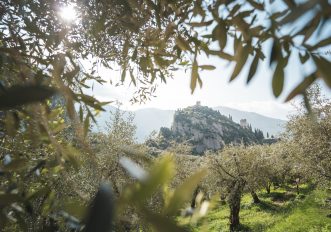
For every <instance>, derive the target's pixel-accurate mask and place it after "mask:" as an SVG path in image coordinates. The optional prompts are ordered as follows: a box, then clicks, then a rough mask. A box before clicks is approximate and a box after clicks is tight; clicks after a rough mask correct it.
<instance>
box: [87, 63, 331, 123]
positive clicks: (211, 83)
mask: <svg viewBox="0 0 331 232" xmlns="http://www.w3.org/2000/svg"><path fill="white" fill-rule="evenodd" d="M251 59H252V58H251ZM250 62H251V61H248V62H247V63H246V65H245V67H244V69H243V70H242V72H241V73H240V75H239V76H238V77H237V79H235V80H234V81H233V82H230V83H229V78H230V75H231V73H232V71H233V68H234V63H231V64H229V63H226V62H224V61H223V60H220V59H218V58H211V59H207V58H205V57H202V58H200V59H199V65H202V64H212V65H214V66H216V67H217V68H216V69H215V70H213V71H202V72H200V76H201V78H202V81H203V87H202V88H201V89H200V88H199V87H197V89H196V90H195V92H194V93H193V94H191V89H190V72H189V71H188V72H186V73H185V72H184V71H176V72H174V78H173V79H170V80H168V81H167V83H166V84H161V85H159V86H158V88H157V90H156V92H155V95H156V97H154V98H152V99H151V100H150V101H148V102H146V103H145V104H134V105H132V104H131V103H130V99H131V98H132V96H133V92H134V87H133V86H132V85H130V84H129V82H128V83H125V84H124V85H123V86H117V87H115V86H112V85H111V84H110V83H109V80H110V79H112V80H114V79H115V80H118V79H119V78H120V73H119V71H109V70H102V71H100V74H101V76H102V77H103V78H104V79H105V80H106V81H107V83H106V84H104V85H102V86H101V85H95V86H94V89H93V92H92V93H93V95H94V96H95V97H97V98H98V99H99V100H102V101H109V100H118V101H120V102H121V103H122V104H123V105H122V108H123V109H125V110H137V109H142V108H159V109H178V108H184V107H187V106H190V105H194V104H195V103H196V102H197V101H201V104H202V105H206V106H210V107H214V106H227V107H231V108H235V109H239V110H244V111H250V112H256V113H259V114H262V115H265V116H269V117H273V118H279V119H287V116H288V115H289V114H291V113H293V110H294V107H293V103H284V99H285V98H286V96H287V95H288V93H289V92H290V91H291V90H292V89H293V88H294V87H295V86H296V84H298V83H299V82H300V80H301V76H302V74H303V73H306V72H307V73H309V72H310V70H309V69H308V70H302V66H301V65H300V64H299V63H296V59H292V60H290V62H289V63H290V65H289V66H288V68H287V69H286V82H285V88H284V92H283V94H282V95H281V96H280V97H279V98H278V99H276V98H275V97H274V96H273V93H272V89H271V79H272V75H273V71H272V69H270V68H269V66H268V64H267V63H268V62H267V60H265V62H263V63H261V67H260V68H259V69H258V70H257V73H256V75H255V77H254V78H253V79H252V81H251V82H250V83H249V84H248V85H247V84H246V78H247V74H248V70H249V67H250V65H249V64H250ZM320 84H321V86H322V89H323V93H324V95H326V96H328V97H331V94H330V89H328V88H327V87H326V85H325V84H324V83H323V82H320ZM298 100H299V99H298V98H296V99H295V101H298Z"/></svg>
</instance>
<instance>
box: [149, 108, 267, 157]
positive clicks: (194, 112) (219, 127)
mask: <svg viewBox="0 0 331 232" xmlns="http://www.w3.org/2000/svg"><path fill="white" fill-rule="evenodd" d="M261 134H262V136H261ZM262 139H263V133H262V132H261V131H259V130H256V131H255V132H253V131H252V129H251V127H250V126H247V127H245V128H243V127H242V126H240V125H239V124H237V123H235V122H233V121H232V120H231V119H230V118H228V117H226V116H224V115H222V114H220V112H219V111H215V110H213V109H211V108H208V107H206V106H201V105H195V106H190V107H187V108H184V109H180V110H177V111H176V112H175V114H174V119H173V123H172V126H171V128H164V127H163V128H161V129H160V133H159V136H158V137H157V138H156V139H155V140H157V141H147V143H148V144H149V145H152V146H154V147H155V146H156V147H158V148H160V149H166V148H167V146H169V144H170V143H173V142H174V141H175V142H176V143H186V144H190V145H191V146H192V147H193V153H196V154H202V153H203V152H205V151H206V150H219V149H221V148H223V147H224V146H225V144H239V143H245V144H250V143H259V142H260V141H261V140H262Z"/></svg>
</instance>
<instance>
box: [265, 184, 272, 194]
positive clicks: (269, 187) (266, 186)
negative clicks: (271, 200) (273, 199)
mask: <svg viewBox="0 0 331 232" xmlns="http://www.w3.org/2000/svg"><path fill="white" fill-rule="evenodd" d="M265 190H266V191H267V193H268V194H270V191H271V183H270V182H268V183H267V184H266V185H265Z"/></svg>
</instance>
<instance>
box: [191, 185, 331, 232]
mask: <svg viewBox="0 0 331 232" xmlns="http://www.w3.org/2000/svg"><path fill="white" fill-rule="evenodd" d="M258 195H259V198H260V200H261V203H260V204H253V203H252V199H251V196H250V195H248V194H247V195H244V196H243V199H242V205H241V211H240V220H241V224H242V229H241V231H254V232H255V231H267V232H287V231H288V232H296V231H297V232H299V231H300V232H305V231H307V232H329V231H331V218H329V217H327V215H328V214H330V213H331V207H330V205H328V204H326V203H325V199H326V198H327V197H331V193H328V192H326V191H323V190H310V189H309V188H308V187H307V186H301V194H299V195H297V194H296V193H295V190H294V188H291V187H286V188H279V189H277V190H273V191H272V192H271V193H270V194H267V193H265V192H260V193H259V194H258ZM228 217H229V209H228V206H227V205H218V206H217V207H215V209H214V210H213V211H211V212H210V213H209V214H208V215H207V216H206V218H205V219H204V220H202V221H201V222H200V223H198V224H197V225H196V226H193V227H192V229H193V231H199V232H200V231H208V232H209V231H217V232H221V231H228ZM186 220H188V219H186Z"/></svg>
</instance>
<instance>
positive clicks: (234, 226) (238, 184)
mask: <svg viewBox="0 0 331 232" xmlns="http://www.w3.org/2000/svg"><path fill="white" fill-rule="evenodd" d="M243 189H244V183H243V182H242V181H241V180H236V181H235V183H234V185H233V188H232V189H231V191H230V194H229V197H228V204H229V207H230V231H231V232H234V231H238V229H239V226H240V219H239V212H240V202H241V196H242V192H243Z"/></svg>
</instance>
